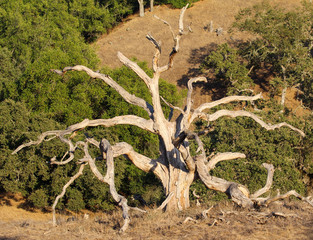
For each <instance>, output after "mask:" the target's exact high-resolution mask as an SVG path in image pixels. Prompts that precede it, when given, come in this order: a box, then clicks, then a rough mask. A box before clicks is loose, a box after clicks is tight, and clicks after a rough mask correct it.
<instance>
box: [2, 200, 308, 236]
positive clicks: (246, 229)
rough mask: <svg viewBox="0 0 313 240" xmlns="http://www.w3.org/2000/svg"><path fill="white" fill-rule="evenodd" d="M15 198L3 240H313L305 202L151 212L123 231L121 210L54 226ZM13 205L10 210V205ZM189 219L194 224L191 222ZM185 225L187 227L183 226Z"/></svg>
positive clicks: (6, 211) (135, 216)
mask: <svg viewBox="0 0 313 240" xmlns="http://www.w3.org/2000/svg"><path fill="white" fill-rule="evenodd" d="M18 203H19V204H20V203H21V201H19V202H16V201H15V200H13V199H7V201H6V203H4V202H2V204H3V205H2V206H1V207H0V239H1V240H28V239H34V240H35V239H36V240H37V239H47V240H50V239H51V240H55V239H88V240H100V239H171V240H175V239H211V240H213V239H229V240H237V239H238V240H241V239H245V240H248V239H251V240H254V239H264V240H265V239H299V240H310V239H313V214H312V213H313V212H312V207H310V206H309V205H307V204H305V203H303V202H299V201H297V202H294V201H291V202H290V201H286V202H284V203H275V204H272V205H271V206H270V207H269V208H268V209H260V210H255V211H250V212H249V211H247V210H244V209H241V208H239V207H237V206H234V205H233V204H232V203H231V202H221V203H218V204H216V205H212V206H213V207H212V209H211V210H210V211H209V214H208V215H207V218H206V219H205V218H203V216H202V211H203V210H206V209H208V208H209V207H211V206H208V205H207V206H204V205H203V206H201V207H192V208H190V209H189V210H187V211H183V212H180V213H178V214H173V215H169V214H166V213H161V212H155V211H154V210H148V212H147V213H136V212H132V214H131V217H132V222H131V224H130V227H129V229H128V230H127V231H126V232H125V233H122V234H120V233H119V232H118V230H119V228H120V227H121V224H122V223H123V220H122V217H121V212H120V211H119V210H116V211H115V212H113V213H111V214H105V213H89V218H88V219H84V218H83V214H84V213H80V214H73V215H64V214H63V215H61V214H58V215H57V220H58V223H59V225H58V226H57V227H52V222H51V218H52V216H51V214H50V213H45V214H43V213H39V212H33V213H31V212H27V211H25V210H23V209H20V208H18V207H17V204H18ZM8 204H9V205H10V204H11V206H9V205H8ZM187 217H190V218H192V219H193V220H195V221H192V220H191V221H187V222H185V220H186V218H187ZM184 222H185V223H184Z"/></svg>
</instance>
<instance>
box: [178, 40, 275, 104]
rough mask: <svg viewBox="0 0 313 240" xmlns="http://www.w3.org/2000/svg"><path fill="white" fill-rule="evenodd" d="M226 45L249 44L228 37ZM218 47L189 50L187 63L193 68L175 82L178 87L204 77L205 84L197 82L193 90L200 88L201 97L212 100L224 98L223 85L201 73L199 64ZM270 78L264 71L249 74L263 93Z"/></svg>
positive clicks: (207, 73) (266, 89) (267, 72)
mask: <svg viewBox="0 0 313 240" xmlns="http://www.w3.org/2000/svg"><path fill="white" fill-rule="evenodd" d="M226 43H227V44H228V45H229V46H231V47H233V48H240V47H242V46H244V45H245V44H249V42H247V41H243V40H241V39H234V38H232V37H230V38H229V40H228V41H226ZM218 45H219V44H217V43H209V44H207V45H206V46H204V47H200V48H196V49H192V50H191V53H190V57H189V59H188V63H189V64H190V65H191V66H193V67H191V68H189V69H188V72H187V74H184V75H183V76H182V77H181V79H179V80H178V81H177V84H178V86H180V87H187V83H188V81H189V79H191V78H194V77H198V76H204V77H206V78H207V82H206V83H203V82H199V83H196V84H195V85H194V87H195V88H201V91H200V94H201V95H210V96H211V98H212V100H216V99H220V98H222V97H225V96H226V93H227V88H226V87H225V86H224V85H223V83H221V82H220V81H217V80H216V78H215V76H214V74H213V73H212V71H203V70H202V69H201V64H202V63H203V62H204V61H205V58H206V57H207V56H208V55H210V53H211V52H213V51H215V50H216V49H217V47H218ZM271 76H272V75H271V72H269V71H266V70H264V69H263V70H259V69H257V70H255V71H253V72H252V74H251V78H252V79H253V81H254V83H255V84H257V85H258V86H260V88H261V89H262V90H263V91H269V87H270V86H269V79H270V78H271Z"/></svg>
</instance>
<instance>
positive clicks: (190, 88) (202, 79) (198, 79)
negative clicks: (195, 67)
mask: <svg viewBox="0 0 313 240" xmlns="http://www.w3.org/2000/svg"><path fill="white" fill-rule="evenodd" d="M196 82H207V79H206V78H205V77H196V78H192V79H190V80H189V81H188V84H187V86H188V93H187V103H186V116H188V115H189V113H190V110H191V106H192V91H193V86H192V84H193V83H196Z"/></svg>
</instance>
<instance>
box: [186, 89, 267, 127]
mask: <svg viewBox="0 0 313 240" xmlns="http://www.w3.org/2000/svg"><path fill="white" fill-rule="evenodd" d="M261 98H262V94H261V93H259V94H258V95H255V96H252V97H250V96H229V97H224V98H222V99H219V100H216V101H214V102H210V103H203V104H201V105H200V106H199V107H197V108H196V109H195V110H194V112H193V114H192V116H191V117H190V119H189V122H188V123H189V124H191V123H192V122H193V121H194V120H195V119H196V118H199V117H203V116H204V114H203V111H205V110H208V109H211V108H214V107H217V106H219V105H222V104H227V103H231V102H238V101H249V102H251V101H255V100H258V99H261Z"/></svg>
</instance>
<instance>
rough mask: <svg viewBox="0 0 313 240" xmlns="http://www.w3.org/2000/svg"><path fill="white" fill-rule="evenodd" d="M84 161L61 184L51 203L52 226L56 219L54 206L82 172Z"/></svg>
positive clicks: (55, 223)
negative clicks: (66, 180)
mask: <svg viewBox="0 0 313 240" xmlns="http://www.w3.org/2000/svg"><path fill="white" fill-rule="evenodd" d="M85 165H86V164H85V163H84V164H81V165H80V167H79V170H78V172H77V173H76V174H75V175H74V176H72V177H71V179H70V180H69V181H68V182H67V183H66V184H65V185H64V186H63V189H62V192H61V193H60V194H59V195H58V196H57V197H56V198H55V200H54V203H53V205H52V224H53V226H56V225H57V221H56V216H55V207H56V206H57V204H58V202H59V200H60V198H62V197H63V196H64V194H65V193H66V189H67V188H68V187H69V186H70V185H71V184H72V183H73V182H74V181H75V180H76V179H77V178H78V177H79V176H81V175H82V174H83V170H84V167H85Z"/></svg>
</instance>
